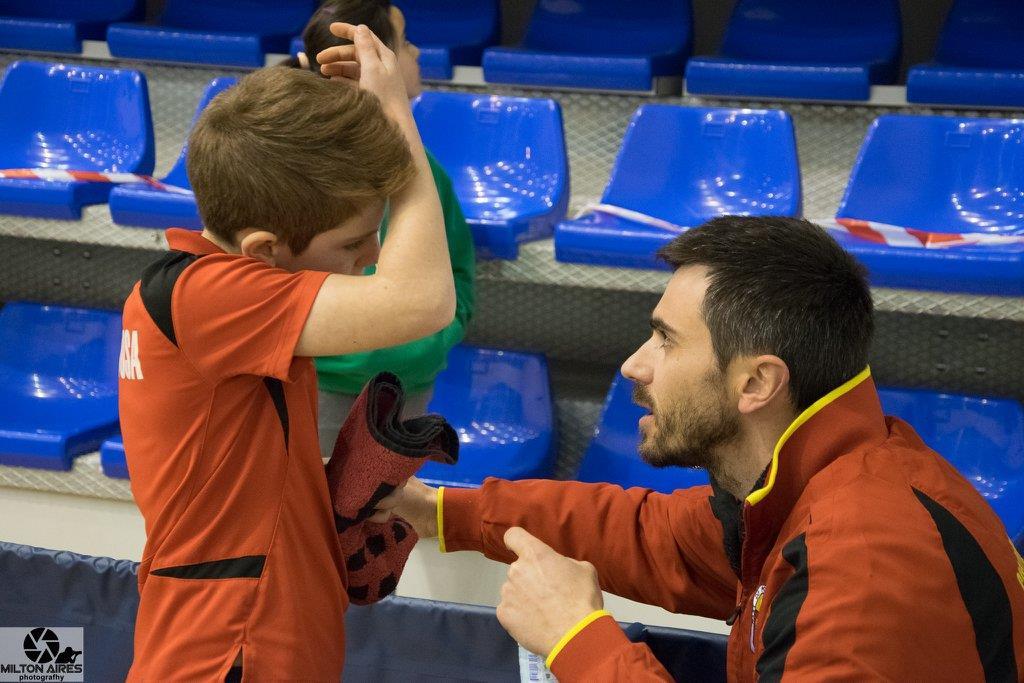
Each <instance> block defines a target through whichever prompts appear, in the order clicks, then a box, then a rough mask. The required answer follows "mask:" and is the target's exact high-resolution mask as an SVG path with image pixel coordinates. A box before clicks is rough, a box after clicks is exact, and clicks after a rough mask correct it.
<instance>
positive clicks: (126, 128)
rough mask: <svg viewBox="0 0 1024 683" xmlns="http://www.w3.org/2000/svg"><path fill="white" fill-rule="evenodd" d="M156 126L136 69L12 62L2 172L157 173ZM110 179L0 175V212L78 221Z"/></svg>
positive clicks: (5, 89)
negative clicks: (85, 179)
mask: <svg viewBox="0 0 1024 683" xmlns="http://www.w3.org/2000/svg"><path fill="white" fill-rule="evenodd" d="M154 152H155V148H154V144H153V124H152V121H151V120H150V114H149V94H148V91H147V88H146V78H145V76H143V75H142V74H141V73H140V72H138V71H129V70H121V69H102V68H99V67H93V66H81V65H74V64H68V65H64V64H43V63H40V62H15V63H13V64H11V65H10V66H9V67H8V68H7V71H6V73H5V74H4V79H3V83H0V170H3V169H23V168H29V169H35V168H50V169H61V170H72V171H104V172H126V173H144V174H148V173H152V171H153V158H154ZM110 189H111V186H110V185H109V184H107V183H89V182H74V181H73V182H57V181H48V180H35V179H14V178H4V179H0V213H8V214H19V215H26V216H40V217H43V218H63V219H79V218H81V217H82V206H84V205H86V204H102V203H103V202H105V201H107V196H108V195H109V193H110Z"/></svg>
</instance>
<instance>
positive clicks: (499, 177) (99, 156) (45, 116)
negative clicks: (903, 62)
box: [0, 62, 1024, 296]
mask: <svg viewBox="0 0 1024 683" xmlns="http://www.w3.org/2000/svg"><path fill="white" fill-rule="evenodd" d="M234 82H235V79H233V78H218V79H215V80H214V81H213V82H211V83H210V85H209V87H208V88H207V90H206V92H205V93H204V95H203V96H202V98H201V100H200V102H199V106H198V108H197V110H196V115H198V114H199V112H200V111H201V110H202V109H203V107H205V106H206V103H207V102H209V101H210V99H212V98H213V97H214V96H215V95H216V94H217V93H219V92H221V91H222V90H224V89H225V88H228V87H230V86H231V85H232V84H233V83H234ZM83 97H87V98H89V99H90V100H91V102H90V105H89V106H82V104H81V98H83ZM69 109H74V110H75V111H76V112H77V113H76V120H72V122H71V124H72V127H71V128H69V119H68V116H67V111H68V110H69ZM110 111H115V112H117V114H118V115H117V116H110V115H109V112H110ZM414 113H415V117H416V120H417V123H418V125H419V127H420V131H421V134H422V135H423V139H424V141H425V143H426V144H427V146H428V147H429V148H430V149H431V150H432V151H433V152H434V154H435V155H436V156H437V158H438V159H439V160H440V161H441V163H442V164H443V165H444V166H445V167H446V168H447V170H448V171H449V173H450V174H451V176H452V178H453V183H454V187H455V191H456V193H457V195H458V196H459V199H460V201H461V203H462V206H463V210H464V212H465V214H466V218H467V221H468V223H469V225H470V228H471V230H472V231H473V235H474V240H475V242H476V245H477V250H478V253H479V254H480V255H481V256H483V257H496V258H506V259H511V258H516V257H517V256H518V250H519V245H520V244H521V243H522V242H525V241H529V240H535V239H540V238H546V237H550V236H551V235H552V233H553V234H554V238H555V256H556V258H557V259H558V260H560V261H563V262H570V263H586V264H594V265H608V266H618V267H634V268H657V267H660V266H659V264H658V262H657V260H656V259H655V257H654V254H655V251H656V250H657V248H658V247H660V246H662V245H663V244H665V243H666V242H668V241H669V240H670V239H672V237H673V236H674V233H673V231H671V230H666V229H664V228H663V227H656V226H651V225H647V224H644V223H643V222H641V221H637V220H634V219H632V218H630V217H628V216H627V217H623V216H617V215H607V214H605V213H600V212H598V213H592V214H590V215H587V216H582V217H579V218H576V219H571V220H565V218H566V216H565V214H566V209H567V206H568V200H569V169H568V161H567V155H566V148H565V139H564V138H565V136H564V132H563V124H562V116H561V110H560V108H559V105H558V104H557V103H556V102H555V101H554V100H550V99H532V98H519V97H497V96H490V95H470V94H461V93H438V92H427V93H424V94H423V95H422V96H421V97H420V98H419V99H418V100H417V102H416V103H415V106H414ZM452 130H458V131H460V134H459V135H456V136H453V135H451V131H452ZM115 141H116V144H113V143H114V142H115ZM185 154H186V149H184V148H183V149H182V150H181V153H180V155H179V157H178V159H177V162H176V163H175V165H174V167H173V168H172V169H171V171H170V173H169V174H168V175H167V176H166V177H165V178H163V179H162V181H163V182H164V183H165V184H167V185H170V186H173V187H177V188H182V189H185V190H188V189H190V187H191V186H190V184H189V181H188V177H187V174H186V168H185ZM1022 155H1024V123H1022V122H1020V121H1016V120H1006V119H979V118H954V117H939V116H882V117H880V118H879V119H878V120H877V121H875V122H874V123H873V124H872V126H871V127H870V128H869V130H868V133H867V137H866V139H865V142H864V145H863V147H862V149H861V153H860V155H859V157H858V159H857V161H856V163H855V165H854V168H853V171H852V173H851V176H850V181H849V184H848V186H847V190H846V194H845V196H844V197H843V200H842V202H841V204H840V206H839V210H838V212H837V216H838V217H840V218H847V219H857V220H862V221H873V222H875V223H882V224H886V225H892V226H898V227H901V228H911V229H917V230H922V231H928V232H930V233H935V234H937V235H939V236H940V237H941V236H943V235H945V236H949V235H957V234H964V233H968V234H980V233H984V234H987V235H990V236H994V237H998V238H1001V239H1004V240H1006V241H1005V243H1000V244H968V245H960V246H956V247H947V248H942V249H936V248H925V246H924V245H923V244H921V243H920V242H917V243H916V244H917V246H916V247H908V246H907V245H906V244H905V243H904V242H900V241H898V240H890V242H888V243H880V242H874V241H870V240H867V239H864V238H863V237H860V236H856V235H853V234H848V233H843V232H836V237H837V239H839V240H840V242H841V243H842V244H843V246H844V247H846V248H847V249H848V250H849V251H850V252H851V253H853V254H854V255H856V256H857V257H858V258H859V259H861V260H862V262H864V263H865V265H866V266H867V267H868V268H869V270H870V272H871V277H872V282H873V283H874V284H875V285H879V286H891V287H910V288H919V289H934V290H939V291H960V292H973V293H982V294H1002V295H1015V296H1021V295H1024V160H1022ZM153 165H154V144H153V132H152V125H151V123H150V114H149V106H148V100H147V93H146V85H145V78H144V76H143V75H142V74H141V73H139V72H136V71H124V70H111V69H102V68H97V67H77V66H62V65H53V64H41V63H35V62H16V63H14V64H12V65H11V66H10V67H9V68H8V71H7V73H6V75H5V78H4V81H3V83H2V85H0V170H3V169H5V168H24V167H28V168H36V167H48V168H57V169H73V170H85V171H123V172H132V173H149V172H151V171H152V169H153ZM108 200H109V203H110V210H111V214H112V217H113V220H114V222H115V223H118V224H122V225H129V226H140V227H148V228H165V227H170V226H179V227H190V228H197V229H198V228H200V227H201V225H200V219H199V215H198V212H197V210H196V204H195V198H194V196H193V195H192V193H191V192H190V191H189V192H168V191H166V190H163V189H160V188H158V187H153V186H152V185H149V184H145V183H134V184H125V185H121V186H118V187H116V188H115V189H113V191H111V186H110V185H109V184H103V183H95V182H73V181H65V182H55V181H52V180H39V179H28V178H14V179H12V178H5V179H0V212H3V213H13V214H22V215H33V216H43V217H49V218H70V219H77V218H80V217H81V208H82V206H83V205H85V204H94V203H102V202H106V201H108ZM602 204H604V205H611V206H614V207H618V208H621V209H626V210H629V211H632V212H636V213H639V214H641V216H647V217H651V218H653V219H657V220H660V221H665V222H668V223H670V224H672V225H675V226H682V227H689V226H694V225H697V224H699V223H702V222H704V221H706V220H708V219H710V218H713V217H715V216H719V215H724V214H742V215H787V216H799V215H801V212H802V201H801V179H800V166H799V161H798V155H797V147H796V139H795V135H794V129H793V123H792V119H791V117H790V116H789V115H788V114H787V113H785V112H783V111H777V110H750V109H706V108H694V107H680V106H672V105H644V106H642V107H640V108H639V109H638V110H637V111H636V113H635V114H634V115H633V117H632V120H631V121H630V123H629V126H628V128H627V132H626V135H625V138H624V141H623V144H622V148H621V150H620V151H619V154H618V157H617V159H616V161H615V164H614V167H613V169H612V173H611V177H610V180H609V183H608V185H607V188H606V189H605V192H604V195H603V197H602ZM818 218H820V217H818Z"/></svg>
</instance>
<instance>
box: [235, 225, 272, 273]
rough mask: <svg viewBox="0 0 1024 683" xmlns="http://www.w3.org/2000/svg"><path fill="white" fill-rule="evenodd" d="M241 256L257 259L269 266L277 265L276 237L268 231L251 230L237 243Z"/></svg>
mask: <svg viewBox="0 0 1024 683" xmlns="http://www.w3.org/2000/svg"><path fill="white" fill-rule="evenodd" d="M238 247H239V250H240V251H241V252H242V255H243V256H248V257H249V258H254V259H259V260H260V261H263V262H264V263H266V264H267V265H269V266H276V265H277V250H278V248H279V243H278V239H277V235H275V234H274V233H272V232H270V231H268V230H253V231H252V232H249V233H247V234H246V235H245V236H244V237H242V240H241V241H240V242H239V243H238Z"/></svg>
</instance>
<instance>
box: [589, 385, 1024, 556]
mask: <svg viewBox="0 0 1024 683" xmlns="http://www.w3.org/2000/svg"><path fill="white" fill-rule="evenodd" d="M632 390H633V384H632V382H630V381H628V380H626V379H625V378H624V377H623V376H622V375H617V376H616V378H615V380H614V381H613V382H612V386H611V389H610V390H609V391H608V397H607V399H606V400H605V404H604V409H603V410H602V412H601V419H600V421H599V423H598V426H597V429H596V430H595V432H594V439H593V441H591V443H590V447H589V448H588V449H587V452H586V454H585V455H584V458H583V463H582V465H581V467H580V472H579V477H578V478H579V479H580V481H590V482H611V483H613V484H619V485H620V486H622V487H624V488H628V487H631V486H641V487H644V488H651V489H654V490H656V491H661V492H663V493H670V492H672V491H674V490H676V489H680V488H687V487H690V486H699V485H701V484H706V483H708V477H707V472H706V471H704V470H691V469H682V468H678V467H667V468H655V467H652V466H651V465H648V464H647V463H645V462H643V461H642V460H641V459H640V456H639V454H638V453H637V447H638V445H639V443H640V431H639V425H638V424H637V422H638V421H639V419H640V418H641V417H642V416H643V415H644V414H645V413H646V411H645V410H644V409H643V408H640V407H639V406H637V405H636V404H634V403H633V401H632V397H631V394H632ZM878 394H879V397H880V398H881V401H882V409H883V410H884V411H885V413H886V414H887V415H894V416H896V417H899V418H901V419H903V420H906V421H907V422H908V423H910V424H911V426H913V427H914V429H915V430H916V431H917V433H918V434H919V435H920V437H921V439H922V440H923V441H924V442H925V443H926V444H928V446H929V447H931V448H933V449H935V450H936V451H937V452H938V453H940V454H941V455H942V456H943V457H945V458H946V459H947V460H949V461H950V463H952V464H953V466H954V467H956V468H957V470H958V471H959V472H960V473H961V474H962V475H963V476H964V478H966V479H967V480H968V481H970V482H971V483H972V484H973V485H974V487H975V488H976V489H977V490H978V492H979V493H981V495H982V496H983V497H984V498H985V500H987V501H988V502H989V504H991V505H992V508H993V509H994V510H995V511H996V513H997V514H998V515H999V517H1000V519H1002V520H1003V524H1005V525H1006V529H1007V532H1008V534H1009V536H1010V538H1012V539H1013V540H1014V542H1015V543H1016V544H1017V546H1018V547H1020V548H1022V549H1024V409H1022V407H1021V405H1020V404H1019V403H1017V402H1016V401H1013V400H1010V399H987V398H975V397H971V396H958V395H954V394H945V393H941V392H935V391H926V390H920V389H880V390H879V392H878Z"/></svg>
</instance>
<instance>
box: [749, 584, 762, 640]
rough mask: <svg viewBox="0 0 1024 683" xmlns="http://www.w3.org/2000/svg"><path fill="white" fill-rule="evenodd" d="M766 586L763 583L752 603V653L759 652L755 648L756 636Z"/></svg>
mask: <svg viewBox="0 0 1024 683" xmlns="http://www.w3.org/2000/svg"><path fill="white" fill-rule="evenodd" d="M764 590H765V585H764V584H763V583H762V584H761V585H760V586H758V587H757V591H756V592H755V593H754V599H753V600H751V602H750V651H751V652H757V648H756V647H755V646H754V634H755V633H756V632H757V614H758V612H760V611H761V601H762V600H763V599H764Z"/></svg>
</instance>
